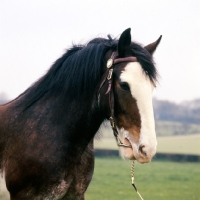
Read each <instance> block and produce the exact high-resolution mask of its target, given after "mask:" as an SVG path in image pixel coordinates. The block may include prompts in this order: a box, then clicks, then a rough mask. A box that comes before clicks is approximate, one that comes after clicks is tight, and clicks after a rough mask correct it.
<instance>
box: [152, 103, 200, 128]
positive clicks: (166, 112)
mask: <svg viewBox="0 0 200 200" xmlns="http://www.w3.org/2000/svg"><path fill="white" fill-rule="evenodd" d="M153 105H154V115H155V119H156V120H161V121H175V122H182V123H194V124H199V125H200V99H195V100H191V101H185V102H182V103H179V104H176V103H173V102H170V101H167V100H157V99H154V100H153Z"/></svg>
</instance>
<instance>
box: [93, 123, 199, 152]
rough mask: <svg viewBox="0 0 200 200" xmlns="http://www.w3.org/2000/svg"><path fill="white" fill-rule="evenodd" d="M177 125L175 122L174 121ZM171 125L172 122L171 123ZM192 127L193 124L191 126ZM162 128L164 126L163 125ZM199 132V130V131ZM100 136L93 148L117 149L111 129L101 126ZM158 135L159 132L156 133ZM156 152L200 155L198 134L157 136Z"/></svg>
mask: <svg viewBox="0 0 200 200" xmlns="http://www.w3.org/2000/svg"><path fill="white" fill-rule="evenodd" d="M175 124H176V125H177V123H175ZM171 126H172V124H171ZM192 127H193V126H192ZM163 129H164V126H163ZM199 133H200V132H199ZM99 135H101V137H100V138H98V137H97V139H96V140H95V142H94V144H95V148H100V149H118V147H117V145H116V141H115V138H114V136H113V133H112V130H111V129H110V128H109V126H108V128H102V129H101V130H100V134H99ZM158 135H159V134H158ZM97 136H98V135H97ZM157 140H158V147H157V152H158V153H179V154H192V155H200V145H199V144H200V134H197V133H196V134H185V135H176V136H170V134H169V135H167V136H158V137H157Z"/></svg>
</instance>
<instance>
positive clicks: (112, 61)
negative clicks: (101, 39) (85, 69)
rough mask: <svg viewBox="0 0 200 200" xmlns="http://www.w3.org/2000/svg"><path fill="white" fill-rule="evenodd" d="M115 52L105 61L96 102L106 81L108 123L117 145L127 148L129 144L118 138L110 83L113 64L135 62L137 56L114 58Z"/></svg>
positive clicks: (111, 81) (129, 146)
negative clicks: (104, 70) (108, 110)
mask: <svg viewBox="0 0 200 200" xmlns="http://www.w3.org/2000/svg"><path fill="white" fill-rule="evenodd" d="M116 56H117V53H116V52H113V53H112V55H111V57H110V59H108V61H107V71H106V76H105V78H104V80H103V81H102V82H101V85H100V88H99V92H98V104H99V101H100V90H101V88H102V87H103V85H104V84H105V83H106V82H108V89H107V91H106V93H105V94H108V95H109V107H110V117H109V121H110V125H111V127H112V130H113V134H114V136H115V139H116V141H117V145H118V146H119V147H127V148H131V145H127V144H124V143H123V142H122V141H121V140H120V138H119V136H118V135H119V133H118V130H117V127H116V123H115V119H114V92H113V87H112V83H113V79H112V78H113V69H114V65H115V64H118V63H121V62H136V61H137V58H136V57H133V56H130V57H125V58H116Z"/></svg>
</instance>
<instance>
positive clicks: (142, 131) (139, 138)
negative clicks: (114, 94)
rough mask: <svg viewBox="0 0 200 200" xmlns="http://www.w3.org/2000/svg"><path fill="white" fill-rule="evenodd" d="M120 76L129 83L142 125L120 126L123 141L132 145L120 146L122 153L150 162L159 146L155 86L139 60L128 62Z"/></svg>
mask: <svg viewBox="0 0 200 200" xmlns="http://www.w3.org/2000/svg"><path fill="white" fill-rule="evenodd" d="M119 78H120V81H121V82H127V83H128V84H129V87H130V92H131V96H132V100H131V101H133V103H135V106H136V107H137V109H138V111H137V112H138V117H139V118H140V120H138V121H140V125H139V126H137V127H136V126H135V125H134V124H133V125H131V127H129V128H126V127H123V125H121V126H120V127H119V133H120V137H121V138H122V140H123V142H124V143H126V144H131V146H132V148H124V147H120V151H121V155H122V156H123V157H125V158H128V159H136V160H137V161H139V162H141V163H145V162H149V161H150V160H151V158H152V157H153V156H154V155H155V153H156V146H157V140H156V133H155V122H154V114H153V106H152V92H153V89H154V86H153V84H152V82H151V81H150V80H149V77H148V76H147V75H146V74H145V73H144V71H143V69H142V67H141V65H140V64H139V63H138V62H131V63H128V64H127V65H126V66H125V68H124V70H123V71H122V72H121V75H120V77H119ZM129 112H132V111H131V110H130V111H129ZM134 112H136V111H134ZM134 115H135V114H134ZM124 118H126V116H124ZM125 120H126V119H125ZM122 124H123V123H122Z"/></svg>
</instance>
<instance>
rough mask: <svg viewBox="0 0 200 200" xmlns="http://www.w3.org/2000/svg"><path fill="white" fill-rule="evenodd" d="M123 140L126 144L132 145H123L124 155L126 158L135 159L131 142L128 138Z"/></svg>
mask: <svg viewBox="0 0 200 200" xmlns="http://www.w3.org/2000/svg"><path fill="white" fill-rule="evenodd" d="M123 142H124V144H126V145H128V146H131V147H122V148H123V157H124V158H125V159H129V160H135V156H134V152H133V148H132V144H131V142H130V141H129V140H128V139H127V138H124V140H123Z"/></svg>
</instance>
